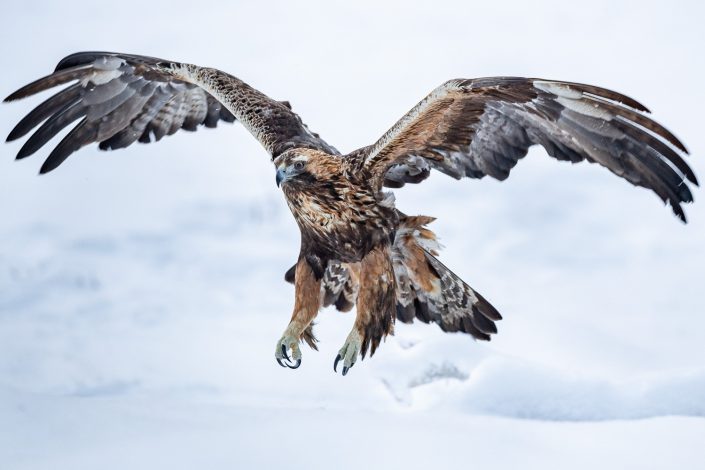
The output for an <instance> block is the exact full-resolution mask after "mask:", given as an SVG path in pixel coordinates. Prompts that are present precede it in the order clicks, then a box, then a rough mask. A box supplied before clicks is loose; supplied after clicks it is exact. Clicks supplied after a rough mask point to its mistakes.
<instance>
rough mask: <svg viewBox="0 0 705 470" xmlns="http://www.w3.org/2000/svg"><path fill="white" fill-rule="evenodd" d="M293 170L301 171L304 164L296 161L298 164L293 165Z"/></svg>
mask: <svg viewBox="0 0 705 470" xmlns="http://www.w3.org/2000/svg"><path fill="white" fill-rule="evenodd" d="M294 169H295V170H298V171H301V170H303V169H304V162H302V161H298V162H296V163H294Z"/></svg>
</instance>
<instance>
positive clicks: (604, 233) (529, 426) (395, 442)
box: [0, 0, 705, 470]
mask: <svg viewBox="0 0 705 470" xmlns="http://www.w3.org/2000/svg"><path fill="white" fill-rule="evenodd" d="M120 3H121V4H124V5H126V6H125V7H123V8H120V9H105V10H103V8H102V7H99V6H98V4H93V3H88V2H74V3H71V2H61V3H51V4H46V5H32V6H26V5H14V6H8V7H7V8H6V10H7V11H5V14H6V18H12V20H11V21H10V20H8V23H7V24H6V26H5V28H3V30H2V31H0V35H1V36H0V44H2V46H0V47H2V51H3V57H4V60H5V63H7V64H12V69H11V70H12V71H11V73H8V74H5V75H4V76H3V77H2V78H1V79H0V80H1V81H0V90H2V92H3V93H5V94H9V93H10V92H11V91H13V90H14V89H16V88H18V87H19V86H21V85H23V84H25V83H26V82H28V81H29V80H32V79H34V78H36V77H38V76H40V75H43V74H45V73H48V72H49V71H50V70H51V69H52V67H53V65H54V64H55V63H56V62H57V61H58V60H59V59H60V58H61V57H63V56H64V55H66V54H68V53H70V52H73V51H76V50H84V49H107V50H122V51H126V52H134V53H143V54H147V55H155V56H161V57H166V58H170V59H175V60H185V61H191V62H195V63H199V64H203V65H213V66H218V67H220V68H223V69H224V70H227V71H229V72H232V73H233V74H235V75H237V76H239V77H241V78H243V79H244V80H246V81H247V82H249V83H251V84H252V85H254V86H256V87H258V88H260V89H262V90H263V91H265V92H266V93H268V94H270V95H271V96H273V97H275V98H277V99H288V100H289V101H291V103H292V105H293V106H294V109H295V110H297V111H298V112H299V113H300V114H301V115H302V116H303V118H304V120H305V121H306V122H307V123H308V124H309V125H310V127H311V129H312V130H314V131H317V132H320V133H321V134H322V135H323V136H324V137H325V138H326V139H327V140H328V141H329V142H331V143H332V144H333V145H335V146H336V147H338V148H340V149H341V150H343V151H345V150H351V149H353V148H355V147H357V146H360V145H363V144H366V143H369V142H371V141H372V140H373V139H375V138H377V137H378V136H380V135H381V134H382V133H383V132H384V131H385V130H386V129H387V128H389V126H390V125H392V124H393V122H394V121H395V120H396V119H397V118H398V117H400V116H401V115H402V114H403V113H404V112H405V111H406V110H407V109H409V108H410V107H411V106H412V105H413V104H414V103H416V102H417V101H418V100H419V99H421V98H422V97H423V95H424V94H425V93H427V92H428V91H430V90H431V89H433V88H434V87H435V86H437V85H438V84H440V83H442V82H443V81H445V80H447V79H449V78H451V77H457V76H465V77H473V76H491V75H524V76H543V77H545V78H549V79H550V78H558V79H566V80H573V81H580V82H587V83H594V84H597V85H602V86H607V87H610V88H614V89H616V90H619V91H623V92H626V93H627V94H629V95H630V96H633V97H635V98H636V99H638V100H640V101H641V102H643V103H644V104H645V105H647V106H648V107H649V108H650V109H652V110H653V111H654V116H655V117H656V119H658V120H659V121H660V122H662V123H664V124H665V125H666V126H667V127H669V128H670V129H672V130H673V131H674V132H675V133H676V135H677V136H678V137H679V138H681V139H682V140H683V141H684V142H685V143H686V145H687V146H688V148H689V149H690V150H691V153H692V154H693V156H692V158H690V159H689V162H690V163H691V164H692V165H693V167H694V169H695V172H696V174H697V175H698V176H700V177H702V175H704V174H705V164H703V162H702V155H703V154H705V139H703V137H702V131H701V119H700V117H699V114H698V109H699V107H698V106H692V103H700V102H703V100H704V99H705V96H703V89H702V87H701V84H700V78H699V77H701V76H702V72H703V65H704V64H703V58H702V54H700V52H699V45H700V44H703V39H705V38H704V37H703V33H702V29H701V28H700V26H699V24H698V19H699V18H701V17H702V14H703V7H702V6H701V5H700V4H697V3H692V4H690V5H689V4H687V3H684V4H681V6H680V8H675V7H674V6H669V5H665V4H661V3H648V2H640V3H639V4H638V8H637V4H634V5H632V6H629V5H627V4H620V5H614V4H612V3H611V2H606V1H604V2H603V1H595V2H590V3H589V4H584V6H583V7H578V6H576V5H570V4H564V3H552V2H531V3H530V4H528V3H516V4H511V5H510V4H508V3H507V2H502V3H501V4H497V5H489V4H481V5H480V4H478V5H469V4H466V3H465V2H458V3H453V4H450V3H448V4H446V3H444V2H434V7H433V8H432V9H431V8H421V7H419V8H412V7H408V8H407V7H404V8H401V5H406V4H385V5H384V6H382V5H376V4H375V6H374V12H375V15H379V16H374V15H372V14H370V8H372V4H368V5H364V4H362V3H360V2H356V3H355V4H346V5H335V6H333V5H328V4H327V3H326V4H317V5H314V4H311V5H308V6H303V5H299V4H297V5H296V6H295V5H294V4H293V3H292V4H289V3H284V2H281V3H277V4H276V5H262V6H254V5H249V4H248V5H236V4H232V5H231V4H224V3H217V4H216V3H214V4H209V5H206V4H207V3H208V2H198V3H197V4H190V3H188V4H187V3H181V4H180V3H177V2H169V3H160V2H149V3H146V4H145V3H144V2H142V3H140V4H137V3H131V2H129V1H126V0H125V1H121V2H120ZM138 5H139V6H138ZM588 5H589V8H588V7H587V6H588ZM216 9H217V11H216ZM65 11H69V12H71V16H70V18H71V20H72V21H75V24H74V25H73V26H72V27H71V28H67V27H66V24H67V21H68V19H67V20H65V21H60V22H57V21H55V19H56V18H57V17H62V16H64V17H66V14H65V13H63V12H65ZM215 13H217V14H215ZM248 18H257V19H258V20H259V19H266V21H267V22H268V25H267V28H266V34H262V27H261V25H260V24H259V23H258V21H251V20H248ZM529 19H530V20H529ZM598 24H599V25H600V28H599V29H595V27H594V25H598ZM126 25H129V27H126ZM202 25H208V26H207V33H206V34H204V33H203V32H202V31H200V28H202V27H203V26H202ZM126 31H131V33H130V34H126ZM189 31H199V32H198V34H196V35H195V36H196V37H194V34H188V33H187V32H189ZM499 32H501V33H502V34H499ZM510 34H511V35H510ZM30 36H31V37H30ZM402 39H403V40H402ZM32 41H33V42H32ZM615 44H619V45H620V47H618V48H617V47H615ZM627 52H628V53H627ZM38 102H39V99H33V100H27V101H22V102H20V103H13V104H9V105H8V104H5V105H2V106H0V129H4V130H5V132H9V130H10V129H11V128H12V126H14V124H15V123H16V122H17V120H18V119H19V118H20V117H21V116H23V115H24V113H26V112H28V111H29V110H30V109H31V108H32V107H33V106H34V105H36V104H37V103H38ZM18 149H19V145H18V144H17V143H13V144H8V145H5V146H4V149H3V152H2V153H1V154H0V155H2V158H0V201H3V202H2V203H0V462H2V464H0V468H3V469H5V468H7V469H10V470H15V469H43V468H52V469H71V470H77V469H84V468H85V469H94V468H105V469H112V468H115V469H124V468H130V469H142V468H145V469H153V468H171V469H182V468H183V469H191V468H211V469H220V468H273V467H284V466H286V467H287V468H291V469H295V468H309V469H316V468H360V467H361V466H364V467H372V468H381V467H388V468H400V467H404V468H422V467H429V466H432V467H437V468H468V467H478V468H480V467H490V468H516V467H518V466H522V467H524V468H543V469H547V468H571V469H582V468H586V469H587V468H590V469H594V468H597V467H599V468H604V467H605V466H607V467H608V468H612V467H614V468H624V469H627V468H638V469H647V468H654V469H662V468H682V469H690V468H693V469H697V468H702V467H703V465H704V464H705V450H704V449H703V442H704V438H705V363H704V362H703V358H705V337H704V333H703V332H704V331H705V315H703V313H705V312H704V308H703V300H702V275H701V272H702V266H703V265H705V249H704V248H705V206H703V205H702V204H701V203H702V201H699V199H700V197H699V194H700V191H699V190H696V191H695V197H696V200H698V201H697V202H696V203H695V204H693V205H689V206H687V207H686V212H687V215H688V217H689V221H690V222H689V224H688V225H683V224H681V223H679V222H678V220H677V219H676V218H675V217H673V216H672V215H671V214H670V210H669V209H668V208H664V207H663V206H662V205H661V204H659V202H658V199H657V198H656V197H655V196H653V195H651V194H649V193H647V192H646V191H644V190H637V189H634V188H632V187H630V186H629V185H628V184H627V183H625V182H623V181H621V180H619V179H618V178H615V177H614V176H613V175H610V174H609V173H608V172H606V171H604V170H603V169H601V168H598V167H596V166H591V165H585V164H581V165H575V166H572V165H569V164H567V163H558V162H555V161H553V160H552V159H550V158H548V157H546V155H545V154H544V152H543V151H542V150H540V149H534V150H532V151H531V152H530V154H529V156H527V158H526V161H523V162H521V163H520V164H519V165H518V166H517V168H516V169H515V170H514V171H513V173H512V177H511V178H509V180H507V181H506V182H503V183H499V182H496V181H490V180H482V181H463V182H455V181H453V180H451V179H448V178H445V177H443V176H439V175H435V176H432V177H431V179H430V180H429V181H427V182H426V183H424V184H423V185H420V186H417V187H412V188H404V189H403V190H401V191H397V192H396V193H395V195H396V199H397V204H398V205H399V206H400V207H401V208H402V209H403V210H404V211H405V212H407V213H410V214H428V215H433V216H436V217H438V220H437V221H436V222H434V223H433V224H432V226H431V228H432V229H433V230H434V231H436V233H437V234H438V235H439V236H440V237H441V241H442V243H443V245H444V246H445V248H444V250H443V251H442V253H441V255H442V256H441V259H442V261H443V262H444V263H445V264H447V265H448V266H449V267H451V268H452V269H453V270H454V271H456V272H457V273H458V274H459V275H460V276H461V277H462V278H463V279H465V280H467V281H468V282H469V283H470V284H471V285H472V286H473V288H475V289H477V291H478V292H480V293H481V294H482V295H484V296H485V297H486V298H487V299H488V300H490V301H491V302H492V303H493V304H494V305H495V306H496V307H497V308H498V309H499V310H500V312H501V313H502V314H503V315H504V320H503V321H502V322H500V323H499V329H500V332H499V335H497V336H496V338H495V339H493V341H492V342H490V343H479V342H473V341H472V340H470V339H469V338H467V337H465V336H463V335H458V334H455V335H453V334H444V333H442V332H441V331H440V330H439V329H438V328H437V327H436V326H433V325H411V326H408V325H398V326H397V331H396V334H395V336H394V337H391V338H389V339H388V340H387V341H386V342H385V343H384V344H383V345H382V347H381V348H380V350H379V352H378V354H376V355H375V356H374V357H372V358H368V359H365V360H364V361H363V362H361V363H359V364H357V365H356V366H355V368H354V369H353V370H352V371H351V372H350V373H349V374H348V375H347V376H346V377H341V376H340V375H339V374H338V375H336V374H334V373H333V371H332V365H333V359H334V357H335V354H336V352H337V351H338V349H339V348H340V346H341V345H342V343H343V341H344V339H345V337H346V336H347V333H348V331H349V329H350V327H351V326H352V318H353V316H352V314H339V313H337V312H335V311H333V310H326V311H324V312H322V313H321V315H320V316H319V318H318V320H317V325H316V333H317V336H318V337H319V339H320V340H321V343H320V348H319V349H320V350H319V351H318V352H315V351H311V350H310V349H308V348H307V347H304V348H303V363H302V365H301V367H300V369H298V370H296V371H290V370H285V369H282V368H280V367H279V366H278V365H277V363H276V362H275V360H274V346H275V343H276V341H277V339H278V338H279V337H280V335H281V333H282V331H283V330H284V328H285V327H286V323H287V321H288V318H289V315H290V311H291V307H292V305H293V288H292V287H291V286H290V285H288V284H286V283H284V281H283V275H284V272H285V271H286V269H288V268H289V267H290V266H291V265H292V264H293V262H294V261H295V259H296V256H297V253H298V251H297V250H298V232H297V229H296V225H295V223H294V222H293V220H292V218H291V216H290V214H289V212H288V208H287V207H286V204H285V203H284V201H283V198H282V197H281V194H279V191H278V189H277V188H276V186H275V184H274V175H273V170H272V167H271V163H270V162H269V161H268V159H267V157H266V155H265V153H264V151H263V150H262V149H261V148H260V147H259V146H258V144H257V143H256V142H255V141H254V139H252V138H251V137H250V136H249V135H248V134H247V133H246V131H244V130H243V129H242V128H241V126H238V125H221V126H220V128H219V129H218V130H206V129H202V130H199V131H198V132H196V133H193V134H192V133H179V134H178V135H175V136H172V137H168V138H165V139H164V140H163V141H162V142H159V143H158V144H151V145H148V146H147V145H139V146H133V147H130V148H129V149H126V150H121V151H119V152H110V153H104V152H99V151H98V150H97V149H95V148H86V149H83V150H81V151H80V152H79V153H77V154H76V155H74V156H72V157H71V158H70V159H69V160H68V161H67V162H66V163H65V164H64V165H62V167H60V168H59V169H58V170H56V171H55V172H53V173H51V174H49V175H46V176H42V177H38V176H37V175H36V173H37V171H38V169H39V167H40V166H41V160H42V157H43V156H45V155H47V154H48V150H42V151H40V152H39V155H37V156H34V157H31V158H28V159H26V160H23V161H21V162H14V161H13V160H12V159H13V156H14V154H15V153H16V151H17V150H18Z"/></svg>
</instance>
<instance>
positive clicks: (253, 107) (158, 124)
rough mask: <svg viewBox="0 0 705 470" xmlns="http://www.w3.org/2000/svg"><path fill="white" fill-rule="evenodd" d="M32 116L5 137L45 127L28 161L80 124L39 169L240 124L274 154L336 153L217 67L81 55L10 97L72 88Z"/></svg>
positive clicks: (25, 151)
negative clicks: (86, 152)
mask: <svg viewBox="0 0 705 470" xmlns="http://www.w3.org/2000/svg"><path fill="white" fill-rule="evenodd" d="M69 83H71V84H70V85H69V86H68V87H66V88H64V89H63V90H61V91H60V92H58V93H57V94H55V95H54V96H52V97H50V98H49V99H47V100H46V101H44V102H43V103H41V104H40V105H39V106H37V107H36V108H35V109H34V110H33V111H31V112H30V113H29V114H28V115H27V116H26V117H25V118H24V119H22V120H21V121H20V122H19V123H18V124H17V126H16V127H15V128H14V129H13V130H12V132H10V135H9V136H8V138H7V140H8V141H11V140H15V139H18V138H20V137H23V136H24V135H26V134H27V133H28V132H30V131H31V130H32V129H34V128H35V127H37V126H39V125H40V124H41V126H40V127H39V129H37V130H36V131H35V132H34V133H33V134H32V136H31V137H30V138H29V139H28V140H27V142H26V143H25V144H24V145H23V146H22V148H21V149H20V151H19V153H18V155H17V158H18V159H19V158H25V157H28V156H30V155H32V154H33V153H35V152H36V151H37V150H39V149H40V148H41V147H42V146H43V145H45V144H46V143H47V142H48V141H49V140H50V139H51V138H53V137H54V136H56V135H57V134H58V133H59V132H60V131H61V130H62V129H64V128H65V127H67V126H68V125H70V124H72V123H74V122H76V121H79V122H78V124H77V125H76V126H75V127H74V128H73V129H72V130H71V131H70V132H69V133H68V134H67V135H66V136H65V137H64V139H63V140H62V141H61V142H60V143H59V144H58V145H57V146H56V147H55V148H54V149H53V150H52V152H51V153H50V155H49V157H48V158H47V159H46V161H45V162H44V165H43V166H42V168H41V170H40V172H41V173H46V172H48V171H51V170H53V169H54V168H56V167H57V166H59V165H60V164H61V163H62V162H63V161H64V160H66V158H67V157H68V156H69V155H71V154H72V153H73V152H75V151H76V150H78V149H80V148H82V147H84V146H86V145H89V144H91V143H93V142H97V143H99V147H100V148H101V149H102V150H107V149H118V148H123V147H127V146H129V145H131V144H132V143H134V142H136V141H139V142H144V143H148V142H151V141H152V140H154V141H158V140H160V139H161V138H162V137H164V136H165V135H171V134H174V133H175V132H176V131H178V130H179V129H185V130H188V131H195V130H196V129H197V128H198V126H199V125H205V126H206V127H216V125H217V124H218V122H219V121H226V122H233V121H235V119H237V120H239V121H240V122H241V123H242V124H243V125H244V126H245V127H246V128H247V129H248V130H249V131H250V132H251V133H252V134H253V135H254V136H255V137H256V138H257V139H258V140H259V141H260V143H261V144H262V145H263V146H264V148H265V149H266V150H267V151H268V152H269V153H270V155H271V156H272V157H276V156H277V155H279V154H280V153H282V152H284V151H285V150H287V149H289V148H293V147H308V148H314V149H319V150H323V151H326V152H329V153H337V151H336V150H335V149H334V148H332V147H331V146H329V145H328V144H326V142H325V141H323V140H322V139H321V138H320V137H318V135H317V134H314V133H312V132H310V131H309V130H308V128H307V127H306V125H305V124H304V123H303V122H302V121H301V118H300V117H299V116H298V115H297V114H296V113H294V112H293V111H292V110H291V107H290V105H289V104H288V103H287V102H280V101H275V100H273V99H271V98H269V97H267V96H266V95H264V94H263V93H261V92H259V91H257V90H255V89H254V88H252V87H250V86H249V85H247V84H246V83H244V82H242V81H241V80H239V79H237V78H236V77H233V76H232V75H229V74H227V73H225V72H221V71H220V70H217V69H212V68H205V67H198V66H195V65H189V64H182V63H177V62H171V61H165V60H162V59H157V58H154V57H145V56H137V55H129V54H120V53H112V52H79V53H77V54H72V55H70V56H68V57H66V58H64V59H63V60H62V61H61V62H59V64H58V65H57V67H56V70H55V71H54V73H52V74H51V75H48V76H46V77H44V78H40V79H39V80H36V81H34V82H32V83H30V84H28V85H26V86H24V87H22V88H20V89H19V90H17V91H16V92H14V93H13V94H11V95H10V96H8V97H7V98H5V101H13V100H17V99H20V98H24V97H27V96H30V95H34V94H36V93H39V92H41V91H44V90H47V89H49V88H54V87H56V86H59V85H64V84H69Z"/></svg>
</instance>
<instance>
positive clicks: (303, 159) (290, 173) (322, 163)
mask: <svg viewBox="0 0 705 470" xmlns="http://www.w3.org/2000/svg"><path fill="white" fill-rule="evenodd" d="M331 157H333V156H332V155H328V154H326V153H324V152H321V151H319V150H312V149H291V150H287V151H286V152H284V153H282V154H281V155H279V156H278V157H277V158H275V159H274V167H275V168H276V172H277V175H276V181H277V186H280V185H283V184H287V185H291V186H298V185H311V184H313V183H315V182H317V181H320V180H321V179H325V178H326V177H328V176H330V175H331V170H332V168H329V167H330V166H331V165H330V162H331V161H332V160H331Z"/></svg>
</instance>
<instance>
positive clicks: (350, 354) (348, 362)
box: [333, 328, 362, 376]
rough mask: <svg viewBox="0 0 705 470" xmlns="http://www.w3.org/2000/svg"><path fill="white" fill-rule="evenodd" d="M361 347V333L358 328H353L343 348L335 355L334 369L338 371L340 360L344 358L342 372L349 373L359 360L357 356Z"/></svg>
mask: <svg viewBox="0 0 705 470" xmlns="http://www.w3.org/2000/svg"><path fill="white" fill-rule="evenodd" d="M361 347H362V340H361V339H360V334H359V333H358V332H357V329H355V328H353V330H352V331H351V332H350V334H349V335H348V338H347V339H346V340H345V344H344V345H343V347H342V348H340V351H338V355H337V356H336V357H335V362H334V363H333V371H334V372H337V366H338V362H340V361H341V360H342V361H343V371H342V374H343V376H345V375H348V372H350V369H352V367H353V366H354V365H355V361H357V356H358V355H359V354H360V349H361Z"/></svg>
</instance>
